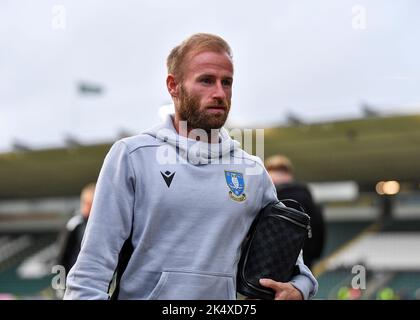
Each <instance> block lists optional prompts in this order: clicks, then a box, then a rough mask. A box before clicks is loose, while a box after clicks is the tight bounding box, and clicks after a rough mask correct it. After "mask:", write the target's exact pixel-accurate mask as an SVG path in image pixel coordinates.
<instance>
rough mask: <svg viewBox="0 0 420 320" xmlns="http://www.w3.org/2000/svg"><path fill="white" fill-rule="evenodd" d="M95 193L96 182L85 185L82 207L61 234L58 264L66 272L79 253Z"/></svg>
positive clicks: (81, 195) (81, 194) (81, 196)
mask: <svg viewBox="0 0 420 320" xmlns="http://www.w3.org/2000/svg"><path fill="white" fill-rule="evenodd" d="M94 194H95V183H89V184H87V185H86V186H85V187H83V189H82V191H81V193H80V208H79V209H78V210H77V211H76V213H75V215H74V216H73V217H72V218H71V219H70V220H69V221H68V222H67V225H66V228H65V229H64V231H63V232H62V234H61V235H60V239H59V256H58V264H59V265H62V266H63V267H64V269H65V270H66V274H68V272H69V271H70V269H71V268H72V267H73V265H74V263H75V262H76V260H77V256H78V255H79V252H80V247H81V243H82V239H83V235H84V233H85V229H86V225H87V222H88V219H89V215H90V210H91V208H92V203H93V196H94Z"/></svg>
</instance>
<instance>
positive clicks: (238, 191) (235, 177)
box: [225, 171, 246, 201]
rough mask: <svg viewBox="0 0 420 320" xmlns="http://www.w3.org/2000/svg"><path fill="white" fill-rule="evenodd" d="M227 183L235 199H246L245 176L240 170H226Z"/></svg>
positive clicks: (231, 195) (230, 193)
mask: <svg viewBox="0 0 420 320" xmlns="http://www.w3.org/2000/svg"><path fill="white" fill-rule="evenodd" d="M225 178H226V183H227V185H228V187H229V189H230V191H229V195H230V197H231V198H232V199H233V200H235V201H244V200H245V199H246V196H245V194H244V193H243V192H244V190H245V181H244V176H243V175H242V173H240V172H235V171H225Z"/></svg>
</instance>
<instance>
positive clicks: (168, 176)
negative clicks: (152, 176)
mask: <svg viewBox="0 0 420 320" xmlns="http://www.w3.org/2000/svg"><path fill="white" fill-rule="evenodd" d="M175 173H176V172H174V173H172V172H170V171H165V173H163V172H162V171H161V172H160V174H161V175H162V177H163V180H165V182H166V185H167V186H168V188H169V187H170V186H171V183H172V180H173V178H174V176H175Z"/></svg>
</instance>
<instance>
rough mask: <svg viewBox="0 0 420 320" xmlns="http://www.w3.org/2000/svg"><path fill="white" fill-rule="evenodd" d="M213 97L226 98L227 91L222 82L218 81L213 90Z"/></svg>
mask: <svg viewBox="0 0 420 320" xmlns="http://www.w3.org/2000/svg"><path fill="white" fill-rule="evenodd" d="M213 99H217V100H225V99H226V91H225V89H224V88H223V85H222V83H221V82H216V85H215V88H214V91H213Z"/></svg>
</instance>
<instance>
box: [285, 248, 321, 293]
mask: <svg viewBox="0 0 420 320" xmlns="http://www.w3.org/2000/svg"><path fill="white" fill-rule="evenodd" d="M296 265H297V266H298V267H299V271H300V274H298V275H296V276H294V277H293V278H292V280H290V283H291V284H292V285H293V286H294V287H295V288H296V289H298V290H299V291H300V292H301V293H302V295H303V299H304V300H309V299H312V298H313V297H314V296H315V294H316V293H317V291H318V281H317V280H316V279H315V277H314V276H313V274H312V272H311V270H309V268H308V267H307V266H306V265H305V263H304V262H303V257H302V251H301V252H300V254H299V257H298V259H297V261H296Z"/></svg>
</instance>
